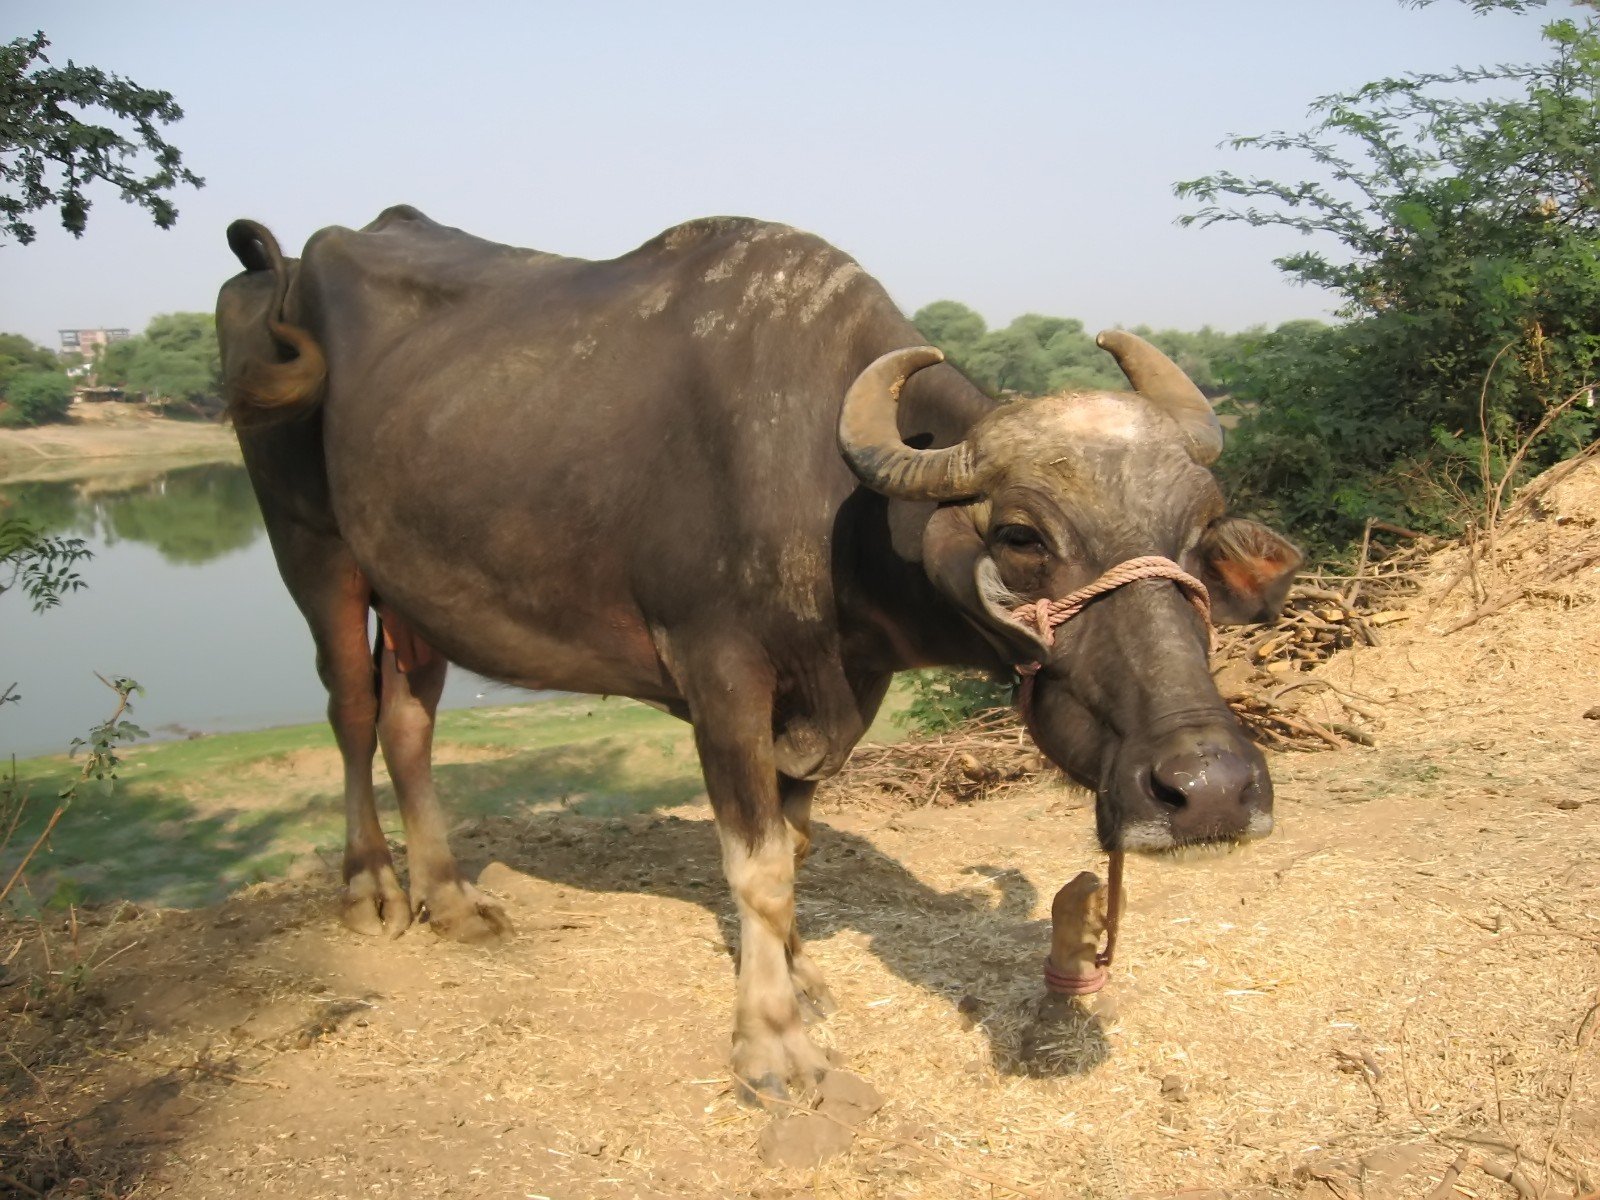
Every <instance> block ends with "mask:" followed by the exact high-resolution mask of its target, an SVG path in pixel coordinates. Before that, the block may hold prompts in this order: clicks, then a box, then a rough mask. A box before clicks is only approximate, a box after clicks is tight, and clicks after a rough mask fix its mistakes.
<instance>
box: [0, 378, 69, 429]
mask: <svg viewBox="0 0 1600 1200" xmlns="http://www.w3.org/2000/svg"><path fill="white" fill-rule="evenodd" d="M5 401H6V408H7V410H8V412H9V414H11V415H10V418H9V420H8V421H7V424H15V425H44V424H46V423H47V422H50V421H64V420H66V418H67V409H68V407H69V406H70V405H71V404H72V380H70V379H68V378H67V377H66V376H65V375H63V374H61V373H60V372H59V371H37V370H30V371H19V372H17V374H15V375H13V376H12V377H11V379H10V380H9V381H8V382H7V384H6V394H5Z"/></svg>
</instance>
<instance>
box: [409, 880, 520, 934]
mask: <svg viewBox="0 0 1600 1200" xmlns="http://www.w3.org/2000/svg"><path fill="white" fill-rule="evenodd" d="M418 908H419V909H426V910H427V914H428V928H429V929H431V930H433V931H434V933H436V934H438V935H439V936H440V937H442V938H447V939H449V940H450V941H452V942H462V943H465V944H466V945H469V946H497V945H499V944H500V943H501V942H503V941H505V939H506V938H508V937H510V936H511V921H510V919H509V918H508V917H507V916H506V913H505V909H503V908H501V907H500V906H499V905H498V904H495V903H493V902H491V901H489V900H486V899H484V897H483V894H482V893H481V892H479V891H478V889H477V888H475V887H473V886H472V885H471V884H468V883H462V884H457V885H456V886H455V887H453V888H448V889H441V890H439V891H435V892H432V893H430V894H429V895H428V896H427V898H426V899H424V900H422V901H421V902H420V903H419V905H418Z"/></svg>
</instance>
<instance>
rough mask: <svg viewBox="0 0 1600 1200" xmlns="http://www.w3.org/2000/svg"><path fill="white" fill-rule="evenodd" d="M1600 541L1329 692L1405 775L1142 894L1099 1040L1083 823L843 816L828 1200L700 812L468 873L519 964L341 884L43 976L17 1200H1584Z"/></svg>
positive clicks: (161, 932) (29, 1050)
mask: <svg viewBox="0 0 1600 1200" xmlns="http://www.w3.org/2000/svg"><path fill="white" fill-rule="evenodd" d="M1596 516H1600V473H1597V472H1595V471H1589V472H1586V473H1584V474H1583V475H1582V476H1581V477H1577V478H1575V479H1574V480H1572V481H1569V482H1568V484H1567V485H1566V486H1565V487H1564V488H1558V489H1556V490H1555V491H1553V492H1552V493H1551V494H1550V495H1549V496H1547V498H1546V501H1545V504H1544V507H1543V508H1541V509H1540V511H1539V512H1538V514H1537V517H1536V519H1530V520H1528V521H1526V522H1524V523H1523V525H1522V526H1521V527H1520V529H1519V531H1518V532H1517V533H1516V534H1515V535H1514V536H1508V537H1507V538H1506V539H1505V541H1504V542H1503V543H1502V545H1501V546H1500V547H1499V552H1498V553H1499V563H1500V565H1499V566H1498V567H1491V566H1489V565H1487V564H1485V565H1482V566H1481V567H1480V568H1479V569H1478V570H1477V576H1478V578H1477V582H1476V583H1475V584H1474V583H1472V582H1471V580H1470V579H1466V580H1465V581H1464V582H1462V583H1461V584H1459V585H1458V586H1456V587H1455V588H1454V589H1453V590H1451V591H1450V592H1449V594H1447V595H1444V594H1442V593H1443V590H1444V587H1445V585H1446V583H1448V582H1449V581H1450V579H1451V578H1452V577H1453V576H1457V575H1458V572H1457V569H1456V568H1457V566H1458V565H1459V563H1460V561H1461V560H1460V552H1458V551H1457V552H1449V553H1446V554H1444V555H1442V556H1441V557H1440V558H1439V559H1438V560H1437V561H1436V562H1435V563H1434V564H1432V565H1431V566H1430V568H1429V573H1428V576H1427V578H1426V579H1425V580H1423V582H1422V587H1421V590H1420V591H1419V592H1417V593H1416V594H1414V595H1413V596H1411V597H1410V598H1409V599H1408V600H1406V601H1405V605H1406V608H1407V611H1408V612H1409V613H1410V614H1411V616H1410V618H1409V619H1407V620H1400V621H1396V622H1394V623H1393V624H1391V625H1388V626H1385V627H1384V630H1383V633H1384V639H1383V644H1382V645H1380V646H1378V647H1376V648H1362V649H1360V650H1356V651H1351V652H1347V653H1344V654H1342V655H1341V656H1340V657H1339V658H1338V659H1336V660H1335V661H1334V662H1332V663H1330V664H1328V665H1327V666H1325V667H1323V668H1321V669H1320V671H1319V672H1318V675H1319V677H1320V678H1322V679H1324V680H1326V681H1327V682H1329V683H1331V684H1333V685H1334V686H1336V687H1338V688H1340V689H1342V690H1343V691H1344V692H1345V693H1347V694H1348V695H1350V696H1354V697H1359V698H1360V702H1361V703H1363V704H1364V705H1365V706H1367V707H1368V708H1369V709H1370V711H1371V712H1372V713H1373V714H1375V715H1374V718H1373V722H1372V724H1373V727H1374V728H1375V730H1376V742H1377V745H1376V746H1375V747H1373V748H1363V747H1352V748H1348V749H1344V750H1339V751H1328V752H1324V753H1315V754H1309V753H1308V754H1279V755H1275V756H1274V757H1273V762H1272V765H1273V772H1274V777H1275V779H1276V781H1277V785H1278V814H1279V818H1280V823H1279V827H1278V829H1277V831H1276V832H1275V833H1274V834H1273V836H1272V837H1271V838H1269V839H1267V840H1265V841H1264V842H1262V843H1260V844H1259V845H1258V846H1256V847H1254V848H1252V849H1250V850H1248V851H1244V852H1240V853H1237V854H1234V855H1231V856H1228V857H1223V858H1214V859H1209V860H1205V861H1197V862H1186V863H1175V862H1170V861H1147V860H1138V861H1134V862H1132V863H1130V874H1129V879H1128V886H1129V891H1130V894H1131V897H1132V908H1131V911H1130V913H1129V914H1128V916H1127V918H1126V920H1125V922H1124V925H1123V930H1122V938H1121V943H1120V949H1119V956H1118V961H1117V963H1116V965H1115V967H1114V968H1113V972H1112V980H1111V983H1110V985H1109V986H1108V987H1107V989H1106V991H1105V992H1103V993H1101V995H1100V996H1099V997H1097V998H1095V999H1094V1000H1093V1001H1092V1002H1091V1003H1089V1004H1087V1005H1082V1006H1081V1007H1079V1006H1078V1003H1079V1002H1073V1004H1072V1005H1071V1006H1068V1007H1067V1009H1066V1010H1065V1011H1061V1010H1058V1009H1056V1008H1055V1007H1053V1006H1051V1005H1041V1003H1040V1001H1041V997H1042V995H1043V989H1042V985H1041V980H1040V969H1041V966H1042V960H1043V957H1044V954H1045V951H1046V949H1047V947H1048V937H1049V935H1048V909H1049V901H1050V897H1051V895H1052V893H1053V892H1054V890H1055V889H1056V888H1057V887H1059V886H1060V885H1061V884H1062V883H1063V882H1064V881H1065V880H1067V879H1068V878H1070V877H1071V876H1072V875H1073V874H1075V873H1076V872H1077V871H1079V870H1081V869H1085V868H1091V869H1094V868H1096V867H1097V866H1098V865H1100V864H1103V859H1101V857H1100V856H1099V855H1098V854H1097V853H1096V852H1095V851H1094V849H1093V846H1092V843H1091V814H1090V812H1089V810H1088V808H1087V800H1086V797H1084V796H1083V795H1081V794H1079V793H1076V792H1073V791H1071V790H1068V789H1065V788H1062V787H1058V786H1042V787H1037V788H1032V789H1028V790H1023V791H1017V792H1013V793H1010V794H1008V795H1005V796H1003V797H1000V798H996V799H991V800H988V801H984V802H981V803H973V804H963V805H959V806H956V807H951V808H938V809H932V808H930V809H922V810H909V811H888V810H879V809H869V808H862V807H853V806H848V805H846V806H839V807H836V808H834V809H832V810H827V811H823V812H821V813H820V814H819V818H820V819H819V827H818V830H817V838H816V848H815V852H814V854H813V856H812V858H811V860H810V862H809V863H808V864H807V866H806V869H805V871H804V872H803V875H802V879H801V887H800V915H801V921H802V929H803V931H804V932H805V934H806V935H807V937H808V938H809V941H810V947H811V952H812V956H813V958H814V959H815V960H816V962H817V963H818V965H819V966H820V967H821V969H822V970H823V972H824V973H825V974H826V976H827V977H828V979H829V982H830V983H831V985H832V987H833V989H834V992H835V994H836V996H837V998H838V1000H839V1001H840V1010H839V1012H838V1013H836V1014H835V1015H834V1016H833V1017H831V1018H830V1019H829V1020H828V1021H827V1022H826V1023H824V1024H821V1025H819V1026H817V1027H815V1030H814V1033H815V1036H816V1037H817V1038H818V1039H819V1041H821V1042H822V1043H823V1044H824V1045H826V1046H828V1047H830V1048H832V1050H833V1051H834V1052H835V1053H836V1054H837V1056H838V1059H839V1061H840V1062H841V1063H842V1064H843V1066H845V1067H847V1068H848V1069H849V1070H850V1071H852V1072H855V1073H857V1074H859V1075H860V1076H862V1077H864V1078H866V1079H867V1080H869V1081H870V1082H871V1083H872V1085H873V1086H874V1087H876V1088H877V1089H878V1091H879V1092H880V1093H881V1094H882V1096H883V1097H884V1098H885V1100H886V1103H885V1105H884V1106H883V1108H882V1109H881V1110H880V1111H878V1112H877V1113H876V1114H875V1115H874V1116H871V1117H870V1118H868V1119H867V1120H866V1121H865V1122H864V1123H863V1124H861V1125H860V1127H859V1129H858V1130H857V1132H856V1134H855V1136H854V1140H853V1142H852V1143H851V1144H850V1145H849V1148H848V1150H847V1151H846V1152H845V1153H843V1154H841V1155H839V1156H838V1157H835V1158H832V1159H830V1160H828V1161H826V1162H823V1163H822V1164H821V1165H819V1166H815V1167H805V1168H797V1167H785V1166H769V1165H766V1164H765V1163H764V1162H763V1159H762V1157H761V1155H760V1153H759V1147H760V1144H761V1139H762V1134H763V1131H764V1129H765V1128H766V1127H767V1126H768V1125H769V1124H770V1123H771V1122H772V1121H773V1120H774V1119H775V1117H774V1115H773V1114H768V1113H763V1112H759V1111H750V1110H747V1109H744V1108H741V1107H740V1106H739V1105H738V1104H737V1103H736V1101H735V1098H734V1095H733V1090H732V1088H731V1086H730V1081H729V1079H728V1076H727V1073H726V1067H725V1053H726V1050H727V1045H728V1028H729V1019H730V1012H731V1003H732V986H733V968H732V963H731V959H730V951H729V939H730V937H731V936H732V934H733V927H732V924H731V904H730V902H729V900H728V897H727V894H726V889H725V887H724V885H723V883H722V881H721V875H720V869H719V866H718V861H717V846H716V839H715V836H714V834H713V831H712V828H711V826H710V823H709V820H708V814H707V812H706V810H705V808H704V806H703V805H697V804H689V805H684V806H681V807H675V808H667V809H662V810H658V811H656V812H653V813H650V814H636V815H630V816H624V817H620V818H593V817H581V816H577V815H575V814H570V813H542V814H537V815H532V816H529V815H520V816H507V817H488V818H482V819H477V820H475V821H473V822H471V823H469V824H466V825H464V827H462V828H460V829H458V831H457V834H456V843H457V846H458V849H459V850H460V852H461V853H462V856H463V858H464V860H465V861H467V862H468V863H469V864H470V866H471V869H472V870H473V871H474V873H477V874H478V875H479V877H480V879H481V881H482V886H484V887H485V888H486V889H487V890H489V891H491V892H493V893H495V894H496V895H498V896H500V897H502V898H503V900H504V902H505V903H506V905H507V907H508V910H509V912H510V914H511V916H512V918H513V920H514V921H515V922H516V924H517V934H516V936H515V938H514V939H513V940H512V941H510V942H509V943H508V944H507V945H505V946H503V947H501V948H499V949H495V950H482V949H471V948H463V947H459V946H455V945H451V944H446V943H444V942H441V941H439V940H437V939H434V938H432V937H431V936H429V935H428V934H427V933H426V930H425V929H424V930H422V931H415V930H414V931H413V932H411V933H408V934H407V935H406V936H404V937H403V938H401V939H399V940H398V941H396V942H392V943H388V942H375V941H369V940H365V939H362V938H360V937H358V936H357V935H355V934H353V933H349V932H346V931H345V930H343V929H342V928H341V927H340V926H339V925H338V924H337V923H336V922H335V920H334V919H333V916H332V906H331V893H332V888H333V885H334V883H335V882H336V880H334V879H333V878H332V877H331V876H329V875H328V874H327V873H325V872H323V873H320V874H319V873H317V872H311V873H309V877H306V878H301V879H298V880H295V881H292V882H285V883H273V884H262V885H258V886H256V887H254V888H252V889H250V890H248V891H246V892H244V893H242V894H240V895H238V896H236V897H234V898H232V899H230V900H228V901H227V902H226V903H224V904H222V905H220V906H218V907H216V908H211V909H204V910H196V911H180V910H158V911H147V912H139V913H124V914H122V915H123V916H124V917H126V918H128V919H113V917H114V915H115V910H101V911H99V912H97V913H94V914H91V915H90V916H89V917H87V918H84V919H83V920H82V922H81V923H80V925H79V927H78V928H77V929H76V931H75V937H74V933H73V931H71V930H62V929H59V928H56V927H54V926H52V928H51V929H50V930H48V931H38V930H34V931H32V932H31V933H26V932H25V933H23V934H17V935H15V936H14V937H13V939H12V940H13V941H16V942H17V945H16V946H15V947H13V945H12V944H10V943H9V942H8V943H7V944H6V945H4V946H0V959H3V958H5V956H6V955H8V954H9V955H11V956H12V961H11V966H10V969H11V971H12V975H11V976H10V979H11V980H12V984H11V986H10V987H3V986H0V1003H4V1004H5V1005H6V1006H7V1007H8V1008H9V1011H10V1016H9V1018H8V1019H9V1021H10V1022H11V1028H10V1031H9V1033H8V1034H7V1036H6V1038H5V1039H4V1040H5V1050H4V1057H3V1058H0V1078H3V1079H4V1081H5V1084H6V1086H7V1088H8V1089H9V1091H8V1094H7V1097H6V1101H5V1108H4V1112H5V1114H6V1116H7V1117H8V1120H7V1123H6V1124H5V1125H3V1126H0V1156H5V1157H4V1158H3V1160H0V1191H3V1190H4V1188H5V1187H6V1186H11V1187H13V1188H14V1189H16V1190H15V1191H14V1192H13V1193H12V1194H17V1195H37V1194H49V1195H116V1196H121V1195H137V1196H173V1197H184V1198H200V1197H218V1196H234V1195H252V1194H271V1195H280V1196H293V1197H305V1198H308V1200H320V1198H324V1197H326V1198H332V1197H351V1196H372V1197H382V1196H391V1195H392V1196H415V1197H431V1196H460V1197H546V1198H550V1200H582V1198H588V1197H613V1196H614V1197H707V1196H716V1197H721V1196H740V1197H745V1196H748V1197H774V1198H776V1197H790V1196H794V1197H800V1196H806V1197H830V1198H831V1197H840V1198H860V1197H906V1198H911V1197H961V1196H973V1197H989V1196H993V1197H1005V1196H1011V1195H1018V1194H1021V1195H1032V1196H1049V1197H1060V1198H1066V1197H1080V1196H1085V1197H1141V1198H1145V1197H1157V1196H1186V1197H1190V1198H1191V1200H1192V1198H1197V1197H1218V1198H1220V1197H1242V1196H1250V1197H1266V1196H1292V1197H1315V1198H1317V1200H1322V1198H1325V1197H1326V1198H1331V1200H1348V1198H1350V1197H1365V1198H1368V1200H1378V1198H1388V1197H1395V1198H1399V1197H1416V1198H1418V1200H1420V1198H1422V1197H1430V1198H1438V1200H1443V1197H1446V1196H1466V1197H1499V1196H1522V1197H1524V1198H1525V1200H1533V1198H1534V1197H1536V1196H1549V1197H1573V1196H1579V1195H1587V1194H1590V1193H1593V1192H1594V1191H1595V1189H1596V1188H1600V1054H1597V1053H1596V1051H1595V1048H1594V1041H1595V1033H1596V1029H1595V1026H1596V1014H1597V1005H1600V836H1597V834H1600V782H1597V779H1600V773H1597V771H1596V768H1597V767H1600V756H1597V750H1600V719H1593V718H1587V719H1586V716H1585V714H1586V713H1589V712H1590V711H1591V710H1596V709H1597V706H1600V605H1597V604H1596V600H1597V599H1600V568H1597V567H1596V566H1595V565H1594V564H1593V563H1590V564H1589V565H1588V566H1586V567H1584V568H1582V569H1581V570H1575V571H1573V572H1570V573H1568V574H1566V575H1562V576H1559V577H1556V578H1554V579H1553V580H1547V579H1546V576H1548V575H1549V574H1550V564H1552V563H1559V562H1568V561H1572V562H1577V561H1581V556H1582V555H1583V554H1584V553H1588V552H1593V551H1595V550H1600V529H1596V528H1595V526H1594V520H1595V518H1596ZM1563 556H1565V557H1563ZM1474 587H1476V588H1477V589H1478V591H1477V595H1474V594H1473V590H1472V589H1473V588H1474ZM1507 589H1511V590H1507ZM1511 595H1515V597H1516V598H1515V599H1514V600H1513V601H1510V602H1508V603H1506V604H1505V605H1504V606H1503V607H1502V608H1500V609H1499V610H1498V611H1496V612H1494V613H1492V614H1490V615H1488V616H1485V617H1483V619H1481V620H1479V621H1477V622H1476V623H1474V624H1471V625H1468V626H1466V627H1465V628H1462V629H1460V630H1458V631H1456V632H1454V633H1450V634H1448V635H1446V634H1444V633H1443V630H1445V629H1447V628H1449V627H1450V626H1452V625H1454V624H1457V623H1459V622H1460V621H1461V620H1463V619H1464V618H1465V617H1467V616H1470V615H1472V613H1473V612H1474V611H1475V610H1477V609H1479V608H1481V607H1482V606H1483V604H1484V602H1485V601H1486V600H1487V601H1494V600H1496V599H1497V598H1502V599H1503V598H1504V597H1506V596H1511ZM1596 715H1597V716H1600V712H1597V713H1596ZM269 784H270V781H266V780H264V781H263V786H269ZM1100 869H1103V866H1101V867H1100ZM46 948H48V949H49V950H50V953H51V958H50V962H49V964H48V966H46V965H45V964H44V963H43V961H42V955H43V953H44V950H45V949H46ZM29 972H44V973H43V974H42V975H36V976H35V979H36V980H37V979H38V978H43V979H45V980H47V981H53V982H50V983H48V984H47V985H45V986H40V985H39V984H38V983H37V982H35V983H31V984H30V983H28V982H26V980H27V978H28V974H29ZM50 972H53V974H51V973H50ZM78 979H81V986H79V987H77V988H76V989H74V988H72V987H71V986H69V985H71V984H72V983H73V982H74V980H78ZM779 1115H781V1114H779ZM1452 1164H1455V1165H1456V1167H1457V1168H1459V1170H1458V1173H1455V1174H1450V1171H1449V1169H1450V1168H1451V1165H1452ZM75 1181H76V1182H75ZM30 1189H31V1190H30Z"/></svg>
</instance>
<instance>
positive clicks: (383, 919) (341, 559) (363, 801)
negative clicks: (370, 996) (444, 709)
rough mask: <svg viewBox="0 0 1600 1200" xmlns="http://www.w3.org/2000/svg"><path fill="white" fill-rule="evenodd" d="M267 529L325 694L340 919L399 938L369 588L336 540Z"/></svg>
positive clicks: (400, 893) (407, 910) (292, 528)
mask: <svg viewBox="0 0 1600 1200" xmlns="http://www.w3.org/2000/svg"><path fill="white" fill-rule="evenodd" d="M263 508H264V511H265V509H266V506H263ZM267 528H268V532H269V534H270V535H271V538H272V547H273V551H274V553H275V554H276V556H277V559H278V568H279V571H280V573H281V574H282V575H283V580H284V583H285V584H286V585H287V586H288V589H289V594H290V595H291V596H293V597H294V601H295V603H296V604H297V605H298V606H299V608H300V612H301V614H302V615H303V616H304V617H305V619H306V624H307V626H309V627H310V630H311V639H312V641H313V642H314V643H315V644H316V648H317V674H318V676H320V677H321V679H322V685H323V687H325V688H327V690H328V724H329V725H331V726H332V727H333V737H334V741H335V742H337V743H338V746H339V755H340V757H341V758H342V759H343V762H344V814H345V844H344V896H343V901H342V912H341V916H342V918H343V920H344V923H345V924H346V925H348V926H349V927H350V928H351V929H354V930H355V931H356V932H357V933H367V934H380V933H382V934H388V935H389V936H390V937H398V936H399V935H400V934H402V933H404V932H405V929H406V927H407V926H408V925H410V924H411V906H410V904H409V903H408V902H407V900H406V894H405V891H404V889H402V888H401V886H400V881H399V879H398V878H397V877H396V876H395V872H394V860H393V859H392V858H391V856H390V854H389V843H388V840H387V839H386V838H385V837H384V835H383V829H382V827H381V826H380V825H379V824H378V810H377V807H376V805H375V804H374V803H373V796H372V756H373V754H374V752H375V751H376V750H377V746H378V741H377V724H378V720H377V718H378V688H377V676H376V673H375V672H374V669H373V662H372V650H371V648H370V647H369V645H368V643H367V609H368V605H369V604H370V602H371V589H370V587H369V586H368V584H367V581H366V578H365V577H364V576H363V575H362V574H361V571H360V569H359V568H357V566H356V564H355V560H354V559H353V558H352V557H351V556H350V551H349V550H348V548H347V547H346V546H345V545H344V543H343V542H342V541H340V540H339V539H338V538H335V537H329V536H327V535H323V534H317V533H313V532H311V531H310V530H307V529H304V528H302V527H300V526H296V525H292V524H289V523H287V522H281V521H274V520H272V519H270V513H269V520H268V524H267Z"/></svg>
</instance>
